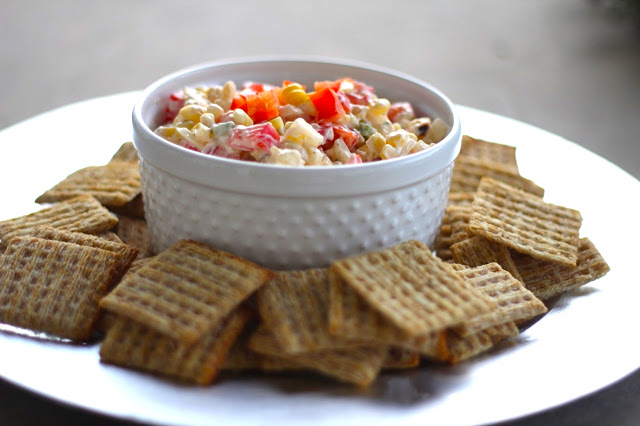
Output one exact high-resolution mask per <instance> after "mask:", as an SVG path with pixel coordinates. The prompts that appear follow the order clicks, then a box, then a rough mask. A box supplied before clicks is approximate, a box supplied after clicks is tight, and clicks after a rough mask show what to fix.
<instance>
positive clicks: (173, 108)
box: [164, 92, 184, 123]
mask: <svg viewBox="0 0 640 426" xmlns="http://www.w3.org/2000/svg"><path fill="white" fill-rule="evenodd" d="M183 106H184V98H183V97H182V93H179V92H176V93H172V94H170V95H169V102H167V107H166V108H165V110H164V122H165V123H170V122H172V121H173V119H174V118H176V117H177V116H178V113H179V112H180V110H181V109H182V107H183Z"/></svg>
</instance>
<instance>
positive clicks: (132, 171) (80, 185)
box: [36, 162, 141, 207]
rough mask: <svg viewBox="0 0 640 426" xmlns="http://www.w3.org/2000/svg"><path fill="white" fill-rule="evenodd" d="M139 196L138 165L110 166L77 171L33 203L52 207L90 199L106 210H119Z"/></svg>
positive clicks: (123, 163) (113, 164)
mask: <svg viewBox="0 0 640 426" xmlns="http://www.w3.org/2000/svg"><path fill="white" fill-rule="evenodd" d="M140 192H141V187H140V171H139V169H138V165H137V164H134V163H127V162H113V163H109V164H105V165H103V166H92V167H85V168H83V169H80V170H78V171H76V172H74V173H72V174H70V175H69V176H67V177H66V178H64V179H63V180H62V181H61V182H59V183H57V184H56V185H55V186H53V187H52V188H51V189H49V190H47V191H45V192H44V193H43V194H42V195H40V196H39V197H38V198H37V199H36V202H37V203H55V202H59V201H64V200H68V199H70V198H73V197H77V196H78V195H85V194H88V195H92V196H94V197H95V198H96V199H97V200H98V201H100V203H101V204H102V205H104V206H106V207H111V206H114V207H120V206H123V205H125V204H126V203H128V202H130V201H131V200H133V199H134V198H135V197H136V196H137V195H138V194H140Z"/></svg>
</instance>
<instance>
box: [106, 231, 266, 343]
mask: <svg viewBox="0 0 640 426" xmlns="http://www.w3.org/2000/svg"><path fill="white" fill-rule="evenodd" d="M271 276H272V273H271V272H270V271H269V270H267V269H265V268H262V267H260V266H258V265H256V264H254V263H252V262H249V261H247V260H244V259H241V258H239V257H237V256H234V255H232V254H230V253H227V252H223V251H221V250H217V249H214V248H211V247H208V246H206V245H204V244H201V243H198V242H195V241H188V240H181V241H179V242H177V243H176V244H174V245H173V246H171V247H170V248H169V249H167V250H165V251H163V252H162V253H159V254H158V255H156V256H155V257H153V258H152V259H151V260H149V261H148V262H147V263H146V264H144V265H143V266H142V267H141V268H140V269H138V270H137V271H136V272H135V273H134V274H132V275H126V276H125V277H124V278H123V280H122V281H121V282H120V284H119V285H118V286H117V287H116V288H115V289H114V290H113V291H112V292H111V293H110V294H109V295H107V296H106V297H105V298H104V299H103V300H102V302H101V304H100V305H101V306H102V307H103V308H104V309H106V310H108V311H112V312H115V313H117V314H119V315H122V316H126V317H128V318H131V319H135V320H136V321H137V322H139V323H141V324H143V325H146V326H147V327H149V328H151V329H154V330H156V331H158V332H160V333H163V334H166V335H167V336H169V337H173V338H175V339H178V340H182V341H185V342H193V341H195V340H197V339H198V338H199V337H200V336H202V335H203V334H205V333H207V332H208V331H209V330H210V329H212V328H214V327H216V326H217V324H218V322H220V321H221V320H222V319H223V318H224V317H226V316H227V315H228V314H229V313H230V312H231V311H232V310H233V309H235V308H236V307H237V306H238V305H239V304H240V303H241V302H242V301H243V300H245V299H246V298H247V297H248V296H249V295H250V294H252V293H253V292H254V291H255V290H257V289H258V288H259V287H261V286H262V285H263V284H265V283H266V282H267V281H268V280H269V279H270V278H271Z"/></svg>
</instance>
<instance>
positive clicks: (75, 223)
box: [0, 195, 118, 245]
mask: <svg viewBox="0 0 640 426" xmlns="http://www.w3.org/2000/svg"><path fill="white" fill-rule="evenodd" d="M117 223H118V218H117V217H116V216H115V215H114V214H113V213H111V212H109V210H107V209H106V208H104V207H103V206H102V204H100V203H99V202H98V200H96V199H95V198H94V197H92V196H90V195H81V196H78V197H75V198H72V199H70V200H66V201H62V202H60V203H57V204H54V205H52V206H50V207H47V208H44V209H42V210H38V211H37V212H34V213H30V214H28V215H25V216H20V217H17V218H14V219H9V220H5V221H2V222H0V239H1V240H2V243H3V244H5V245H7V244H9V243H10V242H11V239H12V238H14V237H17V236H19V235H28V234H30V233H31V232H33V230H34V229H35V228H36V227H38V226H40V225H50V226H53V227H54V228H58V229H62V230H66V231H77V232H85V233H87V234H92V233H97V232H102V231H106V230H107V229H111V228H113V227H114V226H115V225H116V224H117Z"/></svg>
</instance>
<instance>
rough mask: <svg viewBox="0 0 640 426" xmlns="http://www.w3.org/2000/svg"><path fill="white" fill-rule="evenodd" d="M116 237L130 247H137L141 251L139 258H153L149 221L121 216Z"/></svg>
mask: <svg viewBox="0 0 640 426" xmlns="http://www.w3.org/2000/svg"><path fill="white" fill-rule="evenodd" d="M116 235H118V237H119V238H120V239H121V240H122V241H123V242H124V243H125V244H128V245H130V246H134V247H137V248H138V250H140V253H139V254H138V258H140V259H142V258H145V257H150V256H153V249H152V248H151V237H150V235H149V229H148V226H147V221H146V220H144V219H139V218H134V217H127V216H120V221H119V222H118V225H117V227H116Z"/></svg>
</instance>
